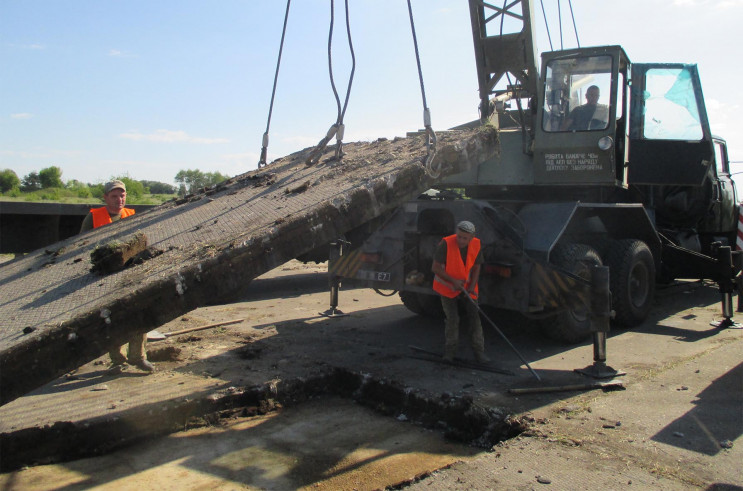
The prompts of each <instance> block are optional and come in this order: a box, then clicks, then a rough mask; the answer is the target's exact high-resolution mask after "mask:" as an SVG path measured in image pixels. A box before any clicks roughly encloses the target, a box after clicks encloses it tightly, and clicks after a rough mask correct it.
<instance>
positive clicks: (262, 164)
mask: <svg viewBox="0 0 743 491" xmlns="http://www.w3.org/2000/svg"><path fill="white" fill-rule="evenodd" d="M291 3H292V0H286V13H285V14H284V28H283V29H282V31H281V43H280V44H279V56H278V59H277V60H276V72H275V73H274V76H273V89H272V90H271V104H270V105H269V107H268V119H267V121H266V131H265V132H264V133H263V147H262V148H261V157H260V160H259V161H258V168H259V169H260V168H261V167H265V166H266V165H267V164H266V154H267V153H268V129H269V127H270V126H271V115H272V114H273V102H274V99H275V98H276V83H277V81H278V79H279V67H280V66H281V54H282V52H283V51H284V39H285V37H286V25H287V22H288V20H289V7H290V6H291Z"/></svg>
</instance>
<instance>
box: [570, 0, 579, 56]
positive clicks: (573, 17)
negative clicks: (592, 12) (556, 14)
mask: <svg viewBox="0 0 743 491" xmlns="http://www.w3.org/2000/svg"><path fill="white" fill-rule="evenodd" d="M568 5H569V6H570V17H571V18H572V19H573V31H575V42H576V44H578V47H579V48H580V40H579V39H578V27H577V26H576V25H575V14H574V13H573V0H568Z"/></svg>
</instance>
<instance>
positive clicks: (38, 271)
mask: <svg viewBox="0 0 743 491" xmlns="http://www.w3.org/2000/svg"><path fill="white" fill-rule="evenodd" d="M310 150H311V149H307V150H304V151H301V152H297V153H296V154H293V155H290V156H288V157H285V158H283V159H280V160H277V161H275V162H273V163H271V164H270V165H269V166H267V167H265V168H263V169H260V170H256V171H253V172H248V173H246V174H242V175H240V176H237V177H234V178H232V179H229V180H228V181H226V182H224V183H222V184H220V185H218V186H216V187H214V188H212V189H208V190H205V191H204V192H203V193H200V194H196V195H193V196H189V197H186V198H185V199H181V200H178V201H174V202H169V203H166V204H164V205H162V206H159V207H157V208H155V209H153V210H150V211H148V212H145V213H141V214H136V215H134V216H133V217H130V218H127V219H125V220H122V221H121V222H118V223H116V224H114V225H110V226H105V227H100V228H98V229H95V230H92V231H90V232H88V233H86V234H83V235H80V236H77V237H74V238H71V239H67V240H65V241H62V242H58V243H57V244H55V245H53V246H49V247H47V248H45V249H43V250H37V251H35V252H32V253H30V254H28V255H26V256H24V257H22V258H16V259H15V260H13V261H11V262H9V263H6V264H4V265H3V266H2V268H0V319H2V323H0V402H1V403H3V404H4V403H6V402H8V401H11V400H13V399H15V398H16V397H18V396H20V395H22V394H24V393H27V392H28V391H30V390H32V389H33V388H35V387H39V386H40V385H42V384H43V383H46V382H49V381H50V380H53V379H55V378H56V377H59V376H60V375H62V374H64V373H65V372H67V371H69V370H72V369H74V368H76V367H79V366H81V365H82V364H84V363H86V362H89V361H91V360H93V359H94V358H96V357H97V356H100V355H101V354H103V353H105V352H106V351H107V350H108V348H109V347H111V346H113V345H116V344H123V342H124V341H125V340H126V339H127V338H128V337H129V336H130V335H131V334H133V333H140V332H147V331H149V330H152V329H153V328H156V327H158V326H160V325H162V324H164V323H165V322H168V321H170V320H172V319H174V318H175V317H177V316H179V315H181V314H183V313H185V312H188V311H190V310H192V309H194V308H196V307H199V306H202V305H205V304H209V303H217V302H224V301H226V300H229V299H230V298H234V297H235V296H237V295H239V294H240V293H241V292H243V291H244V289H245V287H246V286H247V285H248V284H249V283H250V281H251V280H252V279H253V278H255V277H257V276H259V275H260V274H262V273H264V272H266V271H269V270H271V269H273V268H275V267H276V266H278V265H281V264H283V263H284V262H286V261H288V260H290V259H292V258H295V257H297V256H299V255H301V254H303V253H306V252H308V251H310V250H312V249H314V248H316V247H318V246H321V245H323V244H326V243H328V242H330V241H332V240H334V239H336V238H338V237H339V236H341V235H342V234H344V233H346V232H348V231H349V230H351V229H353V228H355V227H358V226H361V225H363V224H364V223H366V222H368V221H369V220H372V219H374V218H375V217H378V216H380V215H382V214H383V213H385V212H387V211H389V210H391V209H393V208H394V207H396V206H398V205H400V204H401V203H403V202H405V201H406V200H408V199H410V198H412V197H414V196H416V195H417V194H419V193H421V192H422V191H424V190H426V189H428V188H429V187H430V186H431V184H432V183H433V182H434V179H432V178H431V177H430V176H429V175H428V174H427V173H426V171H425V168H424V166H423V165H422V161H423V160H424V159H425V155H426V149H425V145H424V144H423V138H422V137H410V138H401V139H395V140H391V141H390V140H378V141H375V142H371V143H353V144H347V145H345V146H344V152H345V154H344V158H343V160H342V161H340V162H338V161H335V160H332V159H330V156H332V155H333V154H334V149H333V148H332V147H329V148H328V150H327V152H326V154H325V155H324V156H323V158H322V159H321V160H320V162H319V163H318V164H317V165H315V166H312V167H307V166H306V165H305V160H306V158H307V156H308V154H309V152H310ZM496 151H497V134H496V132H495V130H494V129H491V128H487V129H479V130H465V131H457V132H447V133H442V134H441V135H439V139H438V146H437V152H436V156H435V157H434V162H433V164H434V167H437V166H439V165H440V166H441V168H442V177H443V176H445V175H449V174H451V173H456V172H460V171H464V170H466V169H467V168H471V167H472V166H475V165H478V164H479V163H480V162H482V161H484V160H486V159H487V158H489V157H490V156H491V155H493V154H494V153H495V152H496ZM136 233H144V234H145V235H146V236H147V238H148V243H149V245H150V249H151V251H152V257H151V258H149V259H144V260H143V261H141V263H140V264H136V265H134V266H132V267H130V268H127V269H125V270H123V271H120V272H118V273H115V274H111V275H107V276H100V275H97V274H94V273H92V272H91V271H90V254H91V252H92V251H93V250H95V249H96V248H97V247H99V246H102V245H106V244H109V243H110V242H111V241H126V240H127V239H128V238H130V237H131V236H132V235H134V234H136Z"/></svg>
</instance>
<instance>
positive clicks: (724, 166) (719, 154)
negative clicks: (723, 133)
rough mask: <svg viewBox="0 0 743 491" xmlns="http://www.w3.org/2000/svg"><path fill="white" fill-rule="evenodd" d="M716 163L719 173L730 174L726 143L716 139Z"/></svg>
mask: <svg viewBox="0 0 743 491" xmlns="http://www.w3.org/2000/svg"><path fill="white" fill-rule="evenodd" d="M715 165H716V167H717V175H718V176H720V175H724V174H730V169H729V168H728V156H727V153H726V149H725V145H724V144H723V143H722V142H720V141H717V140H715Z"/></svg>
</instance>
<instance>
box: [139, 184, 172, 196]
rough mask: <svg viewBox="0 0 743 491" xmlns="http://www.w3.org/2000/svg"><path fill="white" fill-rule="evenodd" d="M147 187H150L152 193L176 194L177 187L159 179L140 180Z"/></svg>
mask: <svg viewBox="0 0 743 491" xmlns="http://www.w3.org/2000/svg"><path fill="white" fill-rule="evenodd" d="M139 182H141V183H142V185H143V186H144V187H145V188H149V190H150V193H152V194H175V192H176V188H175V186H173V185H171V184H166V183H164V182H158V181H139Z"/></svg>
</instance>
